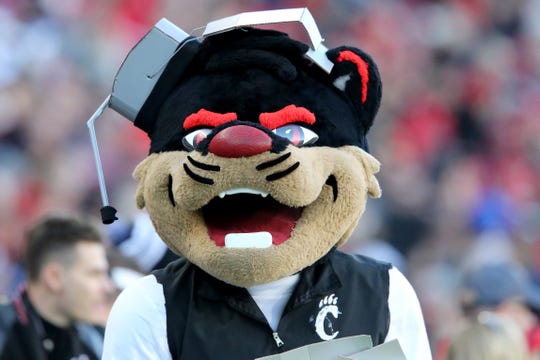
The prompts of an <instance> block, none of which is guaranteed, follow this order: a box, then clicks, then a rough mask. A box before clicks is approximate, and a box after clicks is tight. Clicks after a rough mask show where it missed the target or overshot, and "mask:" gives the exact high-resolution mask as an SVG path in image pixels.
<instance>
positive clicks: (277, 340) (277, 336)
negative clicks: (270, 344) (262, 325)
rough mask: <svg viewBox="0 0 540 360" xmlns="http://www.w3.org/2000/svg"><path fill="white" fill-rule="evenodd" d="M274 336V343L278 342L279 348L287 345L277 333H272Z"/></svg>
mask: <svg viewBox="0 0 540 360" xmlns="http://www.w3.org/2000/svg"><path fill="white" fill-rule="evenodd" d="M272 336H273V337H274V341H275V342H276V345H277V347H278V348H280V347H282V346H283V345H285V343H284V342H283V340H281V338H280V337H279V334H278V333H277V332H274V333H272Z"/></svg>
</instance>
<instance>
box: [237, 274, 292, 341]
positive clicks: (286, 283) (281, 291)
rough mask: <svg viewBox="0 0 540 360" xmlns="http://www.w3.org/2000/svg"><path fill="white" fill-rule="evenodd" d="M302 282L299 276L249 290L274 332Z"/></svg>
mask: <svg viewBox="0 0 540 360" xmlns="http://www.w3.org/2000/svg"><path fill="white" fill-rule="evenodd" d="M298 280H300V275H299V274H294V275H291V276H288V277H286V278H283V279H279V280H276V281H272V282H269V283H266V284H262V285H256V286H252V287H250V288H247V290H248V291H249V294H250V295H251V297H252V298H253V300H255V302H256V303H257V306H259V309H261V311H262V313H263V314H264V316H265V317H266V320H267V321H268V324H270V327H271V328H272V330H274V331H276V330H277V327H278V324H279V319H281V315H282V314H283V310H284V309H285V305H287V301H289V298H290V297H291V295H292V292H293V290H294V287H295V286H296V284H297V283H298Z"/></svg>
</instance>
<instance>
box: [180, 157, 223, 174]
mask: <svg viewBox="0 0 540 360" xmlns="http://www.w3.org/2000/svg"><path fill="white" fill-rule="evenodd" d="M187 159H188V160H189V162H190V163H191V165H193V166H195V167H197V168H199V169H202V170H208V171H220V170H221V168H220V167H219V166H218V165H210V164H205V163H202V162H199V161H196V160H194V159H193V158H192V157H191V156H188V157H187Z"/></svg>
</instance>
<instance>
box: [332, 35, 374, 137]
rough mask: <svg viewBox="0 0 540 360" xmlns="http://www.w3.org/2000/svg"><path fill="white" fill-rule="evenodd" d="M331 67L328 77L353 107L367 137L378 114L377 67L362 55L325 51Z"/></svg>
mask: <svg viewBox="0 0 540 360" xmlns="http://www.w3.org/2000/svg"><path fill="white" fill-rule="evenodd" d="M326 55H327V57H328V59H330V61H332V62H333V63H334V67H333V68H332V72H331V73H330V77H331V79H332V81H333V84H334V86H335V87H336V88H337V89H339V90H341V91H342V92H343V93H344V94H345V95H346V96H347V98H348V99H349V100H350V101H351V103H352V104H353V105H354V108H355V109H356V110H357V112H358V116H359V118H360V121H361V123H362V126H363V127H364V129H365V132H366V133H367V132H368V130H369V128H370V127H371V125H373V121H374V119H375V115H376V114H377V111H378V110H379V106H380V103H381V97H382V84H381V77H380V75H379V70H378V68H377V65H376V64H375V62H374V61H373V59H372V58H371V56H369V55H368V54H367V53H365V52H364V51H362V50H360V49H357V48H353V47H348V46H342V47H338V48H334V49H330V50H328V52H327V53H326Z"/></svg>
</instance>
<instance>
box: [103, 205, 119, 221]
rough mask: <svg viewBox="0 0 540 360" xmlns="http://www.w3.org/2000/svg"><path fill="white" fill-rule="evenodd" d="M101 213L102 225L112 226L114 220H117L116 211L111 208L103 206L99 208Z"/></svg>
mask: <svg viewBox="0 0 540 360" xmlns="http://www.w3.org/2000/svg"><path fill="white" fill-rule="evenodd" d="M100 212H101V221H102V222H103V223H104V224H107V225H108V224H112V223H113V222H114V221H115V220H118V218H117V217H116V209H115V208H113V207H112V206H109V205H107V206H104V207H102V208H101V210H100Z"/></svg>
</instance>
